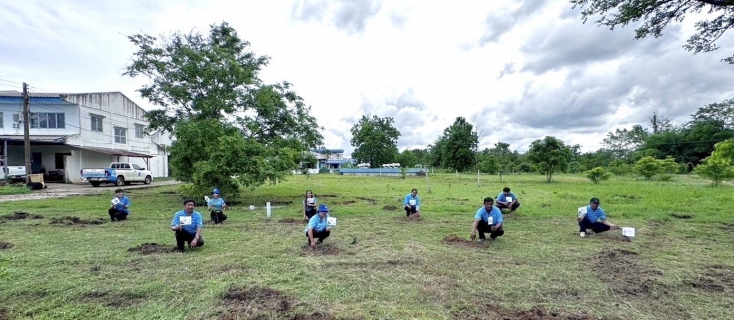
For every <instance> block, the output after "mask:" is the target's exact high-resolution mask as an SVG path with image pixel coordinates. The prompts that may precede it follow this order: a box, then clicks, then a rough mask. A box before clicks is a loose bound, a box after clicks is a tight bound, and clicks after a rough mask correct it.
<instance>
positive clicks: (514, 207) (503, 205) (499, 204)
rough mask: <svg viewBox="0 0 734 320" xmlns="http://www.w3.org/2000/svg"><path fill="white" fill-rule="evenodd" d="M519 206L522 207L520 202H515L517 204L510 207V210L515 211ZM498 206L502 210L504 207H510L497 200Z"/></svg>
mask: <svg viewBox="0 0 734 320" xmlns="http://www.w3.org/2000/svg"><path fill="white" fill-rule="evenodd" d="M519 207H520V203H519V202H515V204H513V205H512V208H510V211H515V210H517V208H519ZM497 208H500V210H502V209H507V208H509V207H508V206H507V205H505V204H503V203H499V202H497Z"/></svg>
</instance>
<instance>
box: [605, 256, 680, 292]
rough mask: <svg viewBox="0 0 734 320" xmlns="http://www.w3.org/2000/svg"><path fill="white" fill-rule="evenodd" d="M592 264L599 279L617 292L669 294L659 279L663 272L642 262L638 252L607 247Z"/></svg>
mask: <svg viewBox="0 0 734 320" xmlns="http://www.w3.org/2000/svg"><path fill="white" fill-rule="evenodd" d="M592 265H593V266H592V267H593V269H594V271H595V272H596V273H597V275H598V277H599V279H600V280H602V282H604V283H606V285H607V286H609V287H610V288H611V289H612V291H614V292H615V293H617V294H620V295H623V296H627V297H629V298H634V297H643V296H644V297H651V296H655V295H664V294H667V290H665V288H663V286H662V285H661V284H660V283H659V282H658V281H657V279H658V278H659V277H660V276H662V275H663V272H662V271H661V270H654V269H651V268H648V267H646V266H644V265H643V264H641V263H640V262H639V258H638V255H637V252H634V251H629V250H624V249H606V248H605V249H603V250H602V251H601V252H600V253H599V254H598V255H597V256H595V257H593V258H592Z"/></svg>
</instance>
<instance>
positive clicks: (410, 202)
mask: <svg viewBox="0 0 734 320" xmlns="http://www.w3.org/2000/svg"><path fill="white" fill-rule="evenodd" d="M403 205H404V206H405V216H406V217H410V215H411V214H416V213H417V214H420V212H421V210H420V206H421V198H419V197H418V189H413V190H410V193H408V194H407V195H405V199H404V200H403Z"/></svg>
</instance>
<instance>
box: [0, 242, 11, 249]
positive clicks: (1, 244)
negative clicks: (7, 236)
mask: <svg viewBox="0 0 734 320" xmlns="http://www.w3.org/2000/svg"><path fill="white" fill-rule="evenodd" d="M12 247H13V244H12V243H8V242H3V241H0V250H3V249H10V248H12Z"/></svg>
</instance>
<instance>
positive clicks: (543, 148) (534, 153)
mask: <svg viewBox="0 0 734 320" xmlns="http://www.w3.org/2000/svg"><path fill="white" fill-rule="evenodd" d="M525 156H526V158H527V159H528V160H529V161H530V162H531V163H532V164H533V165H535V166H536V167H537V168H538V170H540V172H542V173H543V174H545V179H546V181H547V182H551V181H552V180H553V173H555V172H557V171H562V170H564V169H565V168H566V166H567V165H568V161H569V159H570V158H571V149H570V148H569V147H568V146H566V145H565V144H564V143H563V141H561V139H558V138H556V137H550V136H547V137H545V138H544V139H543V140H535V141H533V143H531V144H530V149H529V150H528V153H527V154H526V155H525Z"/></svg>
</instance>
